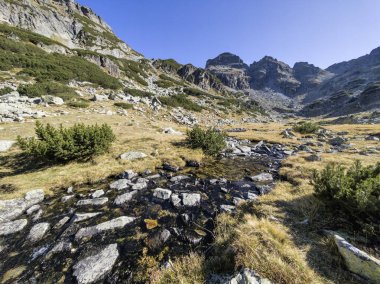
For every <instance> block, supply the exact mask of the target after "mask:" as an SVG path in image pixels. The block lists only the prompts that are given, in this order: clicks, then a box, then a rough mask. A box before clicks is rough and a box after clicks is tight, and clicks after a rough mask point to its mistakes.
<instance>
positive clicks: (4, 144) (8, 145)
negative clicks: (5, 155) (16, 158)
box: [0, 140, 16, 152]
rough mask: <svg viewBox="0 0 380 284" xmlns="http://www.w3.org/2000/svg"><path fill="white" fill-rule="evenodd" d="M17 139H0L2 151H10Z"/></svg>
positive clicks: (0, 149) (0, 150)
mask: <svg viewBox="0 0 380 284" xmlns="http://www.w3.org/2000/svg"><path fill="white" fill-rule="evenodd" d="M15 143H16V141H11V140H0V152H6V151H8V150H9V149H10V148H11V147H12V146H13V144H15Z"/></svg>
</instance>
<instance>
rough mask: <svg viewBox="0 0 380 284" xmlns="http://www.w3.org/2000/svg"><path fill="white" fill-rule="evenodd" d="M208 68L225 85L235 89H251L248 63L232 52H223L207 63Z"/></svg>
mask: <svg viewBox="0 0 380 284" xmlns="http://www.w3.org/2000/svg"><path fill="white" fill-rule="evenodd" d="M206 69H207V70H208V71H210V72H211V73H212V74H214V75H215V76H216V77H217V78H218V79H219V80H220V81H221V82H222V83H223V84H224V85H226V86H227V87H229V88H232V89H235V90H244V89H249V77H248V76H247V70H248V65H247V64H245V63H244V62H243V60H242V59H241V58H240V57H239V56H237V55H234V54H232V53H228V52H226V53H222V54H220V55H219V56H217V57H216V58H214V59H210V60H208V61H207V63H206Z"/></svg>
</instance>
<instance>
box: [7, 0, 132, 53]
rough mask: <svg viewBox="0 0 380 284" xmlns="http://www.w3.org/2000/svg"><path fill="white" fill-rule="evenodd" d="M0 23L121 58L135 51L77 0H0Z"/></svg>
mask: <svg viewBox="0 0 380 284" xmlns="http://www.w3.org/2000/svg"><path fill="white" fill-rule="evenodd" d="M0 24H7V25H11V26H15V27H19V28H23V29H26V30H30V31H33V32H35V33H38V34H41V35H43V36H46V37H48V38H51V39H53V40H55V41H57V42H59V43H61V44H63V45H65V46H67V47H68V48H71V49H87V50H91V51H95V52H98V53H102V54H107V55H112V56H114V57H118V58H123V57H127V56H129V55H135V54H136V53H135V52H134V51H133V50H132V49H131V48H130V47H129V46H128V45H127V44H125V43H124V42H122V41H121V40H120V39H119V38H118V37H117V36H116V35H115V34H113V32H112V30H111V28H110V26H109V25H108V24H106V23H105V22H104V21H103V20H102V18H100V17H99V16H98V15H96V14H95V13H94V12H93V11H92V10H91V9H90V8H87V7H84V6H81V5H80V4H78V3H76V2H75V1H74V0H22V1H0Z"/></svg>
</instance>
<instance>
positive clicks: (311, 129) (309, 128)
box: [293, 121, 319, 134]
mask: <svg viewBox="0 0 380 284" xmlns="http://www.w3.org/2000/svg"><path fill="white" fill-rule="evenodd" d="M318 129H319V125H317V124H315V123H313V122H309V121H302V122H301V123H298V124H297V125H295V126H294V127H293V130H294V131H295V132H298V133H301V134H310V133H315V132H317V131H318Z"/></svg>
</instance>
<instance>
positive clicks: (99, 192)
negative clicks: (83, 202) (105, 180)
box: [91, 189, 104, 198]
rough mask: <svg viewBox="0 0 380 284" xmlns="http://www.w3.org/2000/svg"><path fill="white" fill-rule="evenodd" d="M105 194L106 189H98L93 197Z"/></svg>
mask: <svg viewBox="0 0 380 284" xmlns="http://www.w3.org/2000/svg"><path fill="white" fill-rule="evenodd" d="M103 195H104V190H101V189H100V190H97V191H95V192H93V193H92V194H91V197H92V198H99V197H101V196H103Z"/></svg>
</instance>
